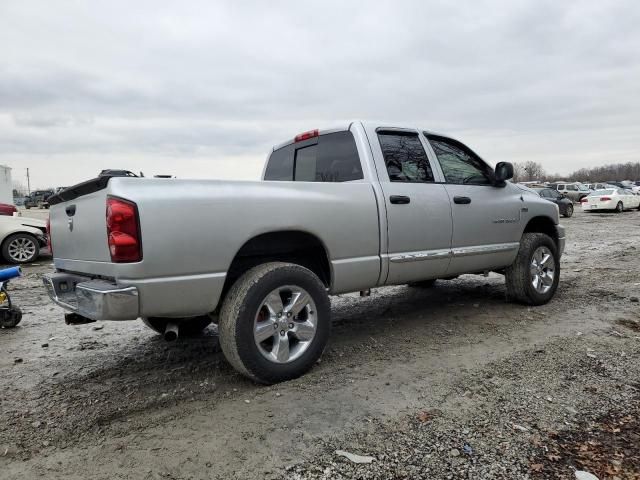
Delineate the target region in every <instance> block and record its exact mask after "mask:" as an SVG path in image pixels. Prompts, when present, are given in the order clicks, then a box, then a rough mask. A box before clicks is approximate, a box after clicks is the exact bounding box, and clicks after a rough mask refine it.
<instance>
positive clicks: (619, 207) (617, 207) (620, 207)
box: [616, 202, 624, 213]
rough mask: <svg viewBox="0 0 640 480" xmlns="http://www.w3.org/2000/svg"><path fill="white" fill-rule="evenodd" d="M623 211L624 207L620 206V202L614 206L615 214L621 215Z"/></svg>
mask: <svg viewBox="0 0 640 480" xmlns="http://www.w3.org/2000/svg"><path fill="white" fill-rule="evenodd" d="M623 211H624V205H622V202H618V204H617V205H616V213H622V212H623Z"/></svg>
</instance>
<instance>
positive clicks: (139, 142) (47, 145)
mask: <svg viewBox="0 0 640 480" xmlns="http://www.w3.org/2000/svg"><path fill="white" fill-rule="evenodd" d="M639 25H640V3H639V2H638V1H637V0H630V1H612V0H607V1H602V0H597V1H576V2H561V1H557V0H554V1H544V0H532V1H515V0H508V1H507V0H503V1H473V2H468V3H467V4H466V5H465V4H464V2H445V1H443V2H426V1H423V0H418V1H404V2H403V1H397V2H389V1H384V2H376V1H366V2H355V1H354V2H345V1H336V2H333V1H320V2H319V1H314V2H303V1H295V2H294V1H291V2H277V1H268V2H266V1H261V2H250V1H242V2H237V1H236V2H232V1H229V2H221V1H218V2H212V1H202V2H196V1H181V2H174V1H172V2H169V1H159V0H154V1H149V2H144V1H135V2H131V1H123V2H119V1H113V0H110V1H109V2H99V1H93V2H90V1H63V0H57V1H55V2H47V1H29V0H17V1H13V0H1V1H0V163H3V164H7V165H9V166H11V167H13V169H14V170H13V177H14V180H17V181H22V182H24V178H25V170H24V169H25V168H26V167H29V168H30V171H31V178H32V188H33V187H46V186H62V185H70V184H73V183H76V182H79V181H82V180H85V179H88V178H90V177H94V176H95V175H96V174H97V173H98V171H100V170H101V169H103V168H125V169H128V170H134V171H139V170H142V171H144V172H145V174H147V175H151V174H174V175H178V176H179V177H183V178H184V177H189V178H258V176H259V173H260V170H261V167H262V164H263V162H264V159H265V156H266V154H267V151H268V150H269V148H270V147H271V146H273V145H274V144H277V143H280V142H282V141H284V140H285V139H287V138H291V137H293V136H294V135H295V134H297V133H299V132H300V131H304V130H308V129H311V128H316V127H320V128H321V127H323V126H326V125H331V124H335V123H336V122H338V121H341V120H348V119H356V118H364V119H371V120H375V119H381V120H387V121H393V122H407V123H409V124H411V125H419V126H422V127H424V128H428V129H431V130H437V131H441V132H443V133H448V134H451V135H454V136H456V137H457V138H458V139H460V140H462V141H463V142H465V143H467V144H468V145H469V146H471V147H472V148H473V149H475V150H476V151H477V152H478V153H479V154H480V155H481V156H483V157H484V158H485V159H486V160H488V161H490V162H492V163H495V162H498V161H526V160H535V161H538V162H540V163H542V164H543V165H544V167H545V168H546V169H547V170H549V171H553V172H559V173H567V172H570V171H572V170H575V169H577V168H580V167H583V166H593V165H598V164H601V163H611V162H627V161H640V155H639V154H638V151H639V150H640V27H639Z"/></svg>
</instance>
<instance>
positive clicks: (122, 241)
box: [107, 197, 142, 263]
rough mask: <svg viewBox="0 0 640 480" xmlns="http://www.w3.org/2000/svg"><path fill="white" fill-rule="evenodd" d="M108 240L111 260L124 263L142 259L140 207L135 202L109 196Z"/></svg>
mask: <svg viewBox="0 0 640 480" xmlns="http://www.w3.org/2000/svg"><path fill="white" fill-rule="evenodd" d="M107 241H108V243H109V252H110V253H111V261H113V262H117V263H123V262H139V261H140V260H142V245H141V242H140V228H139V225H138V208H137V207H136V204H135V203H133V202H128V201H127V200H122V199H120V198H113V197H109V198H107Z"/></svg>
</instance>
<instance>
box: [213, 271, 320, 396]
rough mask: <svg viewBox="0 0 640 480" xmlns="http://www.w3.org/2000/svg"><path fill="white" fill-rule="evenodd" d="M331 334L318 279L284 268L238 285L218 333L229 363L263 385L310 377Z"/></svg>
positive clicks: (249, 275)
mask: <svg viewBox="0 0 640 480" xmlns="http://www.w3.org/2000/svg"><path fill="white" fill-rule="evenodd" d="M330 330H331V309H330V303H329V296H328V294H327V290H326V288H325V286H324V285H323V284H322V282H321V281H320V279H319V278H318V277H317V276H316V275H315V274H314V273H313V272H311V271H310V270H308V269H306V268H304V267H301V266H299V265H294V264H291V263H280V262H271V263H265V264H263V265H259V266H257V267H254V268H252V269H251V270H249V271H248V272H246V273H245V274H244V275H242V276H241V277H240V278H239V279H238V280H237V281H236V282H235V284H234V285H233V287H231V290H230V291H229V293H228V294H227V296H226V298H225V300H224V302H223V305H222V309H221V311H220V323H219V327H218V332H219V335H220V346H221V347H222V351H223V353H224V355H225V357H226V358H227V360H228V361H229V363H231V365H233V367H234V368H235V369H236V370H238V371H239V372H240V373H242V374H243V375H245V376H247V377H249V378H251V379H252V380H254V381H256V382H260V383H264V384H272V383H277V382H282V381H285V380H290V379H293V378H296V377H299V376H300V375H302V374H304V373H305V372H307V371H308V370H309V369H310V368H311V367H312V366H313V365H314V364H315V363H316V361H317V360H318V358H320V355H322V352H323V351H324V348H325V346H326V344H327V341H328V339H329V333H330Z"/></svg>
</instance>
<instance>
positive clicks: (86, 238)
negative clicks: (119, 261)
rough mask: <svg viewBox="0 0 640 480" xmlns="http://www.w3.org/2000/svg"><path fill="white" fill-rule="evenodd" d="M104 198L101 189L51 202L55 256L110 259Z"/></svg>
mask: <svg viewBox="0 0 640 480" xmlns="http://www.w3.org/2000/svg"><path fill="white" fill-rule="evenodd" d="M106 202H107V190H106V189H102V190H98V191H95V192H91V193H88V194H85V195H82V196H78V197H76V198H72V199H70V200H66V201H62V202H59V203H55V204H54V205H52V206H51V209H50V212H49V218H50V222H51V226H50V228H51V244H52V246H53V257H54V259H66V260H82V261H89V262H111V256H110V254H109V246H108V244H107V227H106V208H107V206H106ZM96 273H98V272H96Z"/></svg>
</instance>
